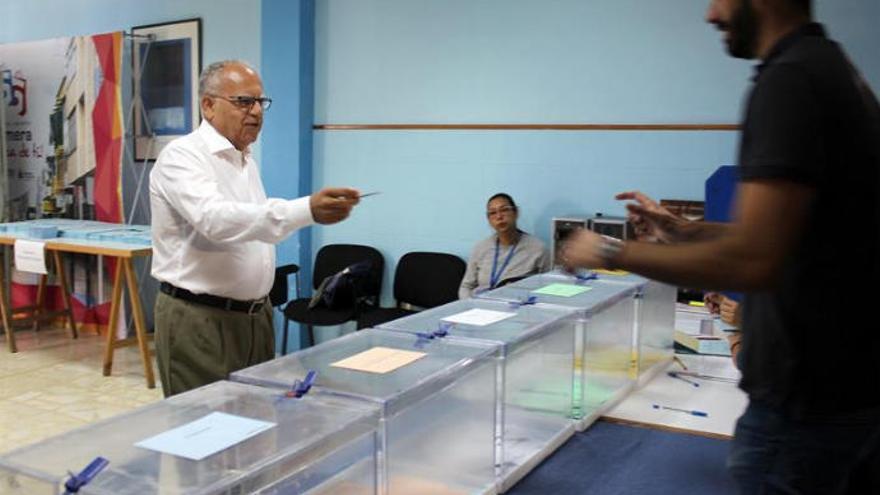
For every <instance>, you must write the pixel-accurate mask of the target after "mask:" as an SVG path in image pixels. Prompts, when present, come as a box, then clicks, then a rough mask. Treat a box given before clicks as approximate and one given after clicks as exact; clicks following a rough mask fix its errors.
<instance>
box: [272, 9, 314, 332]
mask: <svg viewBox="0 0 880 495" xmlns="http://www.w3.org/2000/svg"><path fill="white" fill-rule="evenodd" d="M314 14H315V6H314V1H313V0H295V1H291V0H263V22H262V27H263V29H262V46H263V53H262V54H263V60H262V62H263V63H262V66H263V71H262V76H263V85H264V89H265V91H266V94H268V95H270V96H271V97H272V108H270V109H269V111H268V112H266V114H265V121H264V123H263V132H262V136H261V140H262V143H263V162H262V169H261V172H262V177H263V185H264V187H265V188H266V194H268V195H269V196H270V197H285V198H290V197H298V196H305V195H308V194H310V193H311V188H312V173H311V163H312V122H313V115H314V110H313V109H314V90H313V88H314V85H313V82H312V81H313V77H312V74H313V72H314V68H313V67H314ZM301 75H302V77H301ZM311 248H312V240H311V229H303V230H300V231H299V232H297V233H296V234H294V235H292V236H291V237H289V238H288V239H287V240H285V241H284V242H282V243H281V244H279V245H278V249H277V253H276V254H277V263H278V265H284V264H288V263H295V264H298V265H300V267H301V268H302V269H303V270H302V271H301V273H300V277H301V280H302V281H303V284H302V285H303V286H304V288H305V286H307V285H308V281H309V280H310V279H311V270H310V265H311V259H312V254H311ZM304 260H305V262H304ZM289 292H290V294H289V298H293V297H294V296H295V287H294V284H293V279H291V283H290V286H289ZM282 325H283V316H282V315H281V313H276V315H275V326H276V327H277V329H278V330H279V333H278V335H279V336H280V331H281V328H283V326H282ZM290 327H291V328H290V337H291V344H290V345H289V347H291V348H297V347H298V342H299V338H298V335H299V334H298V330H299V327H298V325H295V324H291V325H290ZM276 341H277V342H278V346H279V348H280V345H281V344H280V343H281V340H280V339H277V340H276Z"/></svg>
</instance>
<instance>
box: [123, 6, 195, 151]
mask: <svg viewBox="0 0 880 495" xmlns="http://www.w3.org/2000/svg"><path fill="white" fill-rule="evenodd" d="M201 30H202V23H201V20H200V19H189V20H185V21H177V22H169V23H164V24H151V25H148V26H136V27H133V28H132V29H131V33H132V64H133V66H134V67H133V71H134V94H135V95H136V97H135V101H134V105H135V110H134V111H135V115H137V118H136V119H135V121H134V131H135V143H134V145H135V147H134V149H135V160H155V159H156V157H158V156H159V152H160V151H162V148H164V147H165V145H167V144H168V143H170V142H171V141H173V140H174V139H175V138H177V137H180V136H184V135H186V134H189V133H190V132H192V131H193V129H195V128H196V127H198V123H199V102H198V94H199V91H198V90H199V73H200V72H201V70H202V66H201V65H202V56H201V51H202V49H201Z"/></svg>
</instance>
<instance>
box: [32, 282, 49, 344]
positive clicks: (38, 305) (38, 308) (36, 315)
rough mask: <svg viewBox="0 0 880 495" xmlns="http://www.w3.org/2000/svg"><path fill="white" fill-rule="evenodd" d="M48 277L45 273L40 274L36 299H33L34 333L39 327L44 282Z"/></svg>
mask: <svg viewBox="0 0 880 495" xmlns="http://www.w3.org/2000/svg"><path fill="white" fill-rule="evenodd" d="M48 278H49V277H48V276H47V275H40V283H39V284H37V300H36V301H34V309H33V312H32V313H31V316H32V317H33V319H34V333H37V330H39V329H40V312H41V311H42V310H43V303H44V302H45V299H46V282H47V280H48Z"/></svg>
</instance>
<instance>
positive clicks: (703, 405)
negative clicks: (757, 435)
mask: <svg viewBox="0 0 880 495" xmlns="http://www.w3.org/2000/svg"><path fill="white" fill-rule="evenodd" d="M677 356H678V357H679V358H680V359H681V360H682V361H683V362H684V363H685V365H686V366H687V367H688V371H691V372H694V373H698V374H702V375H707V376H712V377H717V378H720V379H721V380H718V379H706V378H695V377H689V376H687V377H685V378H687V379H688V380H691V381H693V382H695V383H699V385H700V386H699V387H695V386H693V385H692V384H690V383H688V382H685V381H683V380H681V379H678V378H673V377H670V376H668V375H667V373H666V371H682V367H681V366H680V365H679V364H678V363H674V362H673V363H672V364H670V365H669V367H668V368H667V369H666V370H664V371H663V372H662V373H658V374H657V376H656V377H654V378H653V379H652V380H651V381H650V382H648V383H647V384H646V385H645V386H644V387H642V388H641V389H639V390H636V391H635V392H633V393H632V394H630V395H629V396H628V397H627V398H626V399H624V400H623V401H622V402H621V403H620V404H618V405H617V406H616V407H615V408H614V409H611V410H610V411H608V412H607V413H606V414H605V416H604V418H605V419H607V420H609V421H612V422H619V423H628V424H637V425H643V426H648V427H654V428H658V429H664V430H670V431H680V432H686V433H696V434H700V435H704V436H709V437H714V438H722V439H730V438H732V437H733V429H734V426H735V424H736V420H737V418H739V416H740V415H741V414H742V413H743V411H744V410H745V408H746V405H747V403H748V398H747V397H746V394H745V392H743V391H742V390H740V389H739V388H738V387H737V382H738V380H739V376H740V375H739V370H737V369H736V367H735V366H734V365H733V361H732V360H731V359H730V358H729V357H718V356H701V355H681V354H680V355H677ZM722 380H723V381H722ZM655 404H658V405H662V406H667V407H675V408H678V409H685V410H688V411H694V410H696V411H702V412H705V413H707V416H706V417H701V416H695V415H692V414H688V413H685V412H680V411H672V410H664V409H656V408H654V405H655Z"/></svg>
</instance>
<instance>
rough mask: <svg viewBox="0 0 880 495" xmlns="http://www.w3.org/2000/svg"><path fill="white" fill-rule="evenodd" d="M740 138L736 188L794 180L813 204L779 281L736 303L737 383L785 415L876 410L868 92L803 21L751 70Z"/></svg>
mask: <svg viewBox="0 0 880 495" xmlns="http://www.w3.org/2000/svg"><path fill="white" fill-rule="evenodd" d="M741 139H742V140H741V142H740V158H739V161H740V168H739V172H740V174H741V179H742V180H743V181H750V180H756V179H780V180H785V181H791V182H796V183H800V184H805V185H808V186H810V187H812V188H813V189H814V192H815V198H814V201H813V203H812V204H811V206H810V208H811V209H810V212H809V215H808V218H807V221H806V223H805V230H804V232H803V234H802V236H801V238H800V239H799V242H798V243H797V246H796V247H795V248H794V250H793V252H791V253H790V254H789V255H788V256H787V257H786V261H785V262H784V267H783V269H782V273H781V277H780V279H779V281H778V284H777V285H776V286H775V288H774V289H772V290H768V291H765V292H759V293H751V294H749V295H747V296H746V299H745V302H744V304H743V342H742V359H741V365H742V371H743V379H742V382H741V384H740V386H741V387H742V389H743V390H745V391H746V392H747V393H748V394H749V396H750V398H751V399H752V400H756V401H760V402H764V403H768V404H770V405H773V406H777V407H780V408H782V409H783V410H784V411H785V412H786V413H788V414H789V415H791V416H792V417H801V418H804V417H822V416H826V415H828V414H833V413H838V412H847V411H855V410H858V409H863V408H868V407H875V406H878V405H880V324H878V321H880V320H878V318H877V316H876V311H877V309H878V308H880V291H877V290H874V289H871V287H873V285H874V284H875V283H877V282H878V281H880V105H878V103H877V99H876V97H875V96H874V94H873V93H872V92H871V90H870V89H869V87H868V86H867V84H866V83H865V82H864V80H863V79H862V77H861V76H860V75H859V73H858V72H857V70H856V69H855V68H854V67H853V65H852V64H851V63H850V62H849V60H848V59H847V57H846V55H844V53H843V51H842V50H841V48H840V47H839V46H838V45H837V44H836V43H835V42H833V41H831V40H829V39H828V38H826V37H825V33H824V30H823V28H822V26H820V25H818V24H808V25H805V26H803V27H801V28H799V29H798V30H797V31H796V32H794V33H792V34H790V35H788V36H786V37H785V38H784V39H782V40H780V42H779V43H778V44H777V45H776V46H775V47H774V48H773V50H772V51H771V52H770V55H769V56H768V57H767V58H766V60H765V61H764V63H763V64H762V65H760V66H759V67H758V69H757V75H756V76H755V84H754V87H753V88H752V91H751V94H750V95H749V99H748V104H747V107H746V111H745V121H744V123H743V132H742V138H741ZM866 286H867V287H869V289H867V290H866V289H864V288H863V287H866Z"/></svg>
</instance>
